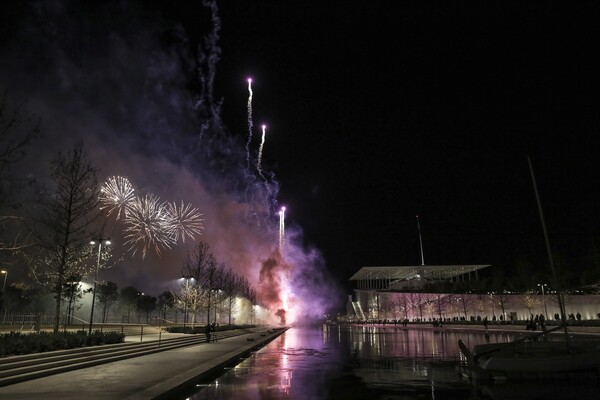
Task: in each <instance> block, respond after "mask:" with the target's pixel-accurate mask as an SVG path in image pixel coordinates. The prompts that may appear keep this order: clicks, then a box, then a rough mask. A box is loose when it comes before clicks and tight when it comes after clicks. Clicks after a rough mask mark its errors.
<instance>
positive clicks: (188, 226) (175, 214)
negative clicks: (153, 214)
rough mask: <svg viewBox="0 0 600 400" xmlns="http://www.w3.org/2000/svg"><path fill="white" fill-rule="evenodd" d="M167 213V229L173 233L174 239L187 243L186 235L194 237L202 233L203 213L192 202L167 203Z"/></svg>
mask: <svg viewBox="0 0 600 400" xmlns="http://www.w3.org/2000/svg"><path fill="white" fill-rule="evenodd" d="M165 210H166V214H167V222H166V229H167V230H168V231H169V232H170V233H171V235H172V236H173V238H174V240H175V241H176V242H179V241H180V240H181V242H182V243H185V239H186V237H189V238H190V239H194V237H195V236H196V235H201V234H202V230H203V229H204V226H203V225H202V221H204V220H203V219H202V214H201V213H200V212H199V211H198V209H197V208H194V207H192V205H191V204H184V203H183V201H182V202H181V205H180V206H177V203H175V202H173V203H167V204H166V206H165Z"/></svg>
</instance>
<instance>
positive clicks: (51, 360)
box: [0, 329, 252, 387]
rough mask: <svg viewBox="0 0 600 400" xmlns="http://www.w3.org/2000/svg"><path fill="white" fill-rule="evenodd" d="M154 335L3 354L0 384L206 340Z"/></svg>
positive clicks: (238, 332)
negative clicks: (101, 343)
mask: <svg viewBox="0 0 600 400" xmlns="http://www.w3.org/2000/svg"><path fill="white" fill-rule="evenodd" d="M246 333H252V331H251V330H248V329H234V330H228V331H219V332H216V339H217V340H222V339H226V338H228V337H233V336H239V335H243V334H246ZM145 334H146V332H144V336H146V335H145ZM213 334H214V333H213ZM136 335H139V332H137V333H136V334H134V335H133V336H134V337H135V336H136ZM167 335H170V334H163V336H167ZM154 336H156V340H151V339H148V338H147V337H145V338H144V340H143V341H140V342H132V341H129V342H125V343H118V344H112V345H101V346H90V347H81V348H76V349H69V350H60V351H52V352H44V353H35V354H26V355H17V356H8V357H3V358H0V387H1V386H6V385H11V384H13V383H17V382H23V381H27V380H32V379H36V378H39V377H43V376H48V375H53V374H59V373H62V372H67V371H72V370H76V369H81V368H87V367H92V366H95V365H100V364H104V363H109V362H113V361H119V360H124V359H128V358H133V357H139V356H143V355H147V354H152V353H157V352H161V351H166V350H173V349H177V348H180V347H185V346H193V345H198V344H201V343H205V342H206V338H205V336H204V334H196V335H185V336H183V335H178V336H177V337H170V338H161V340H158V338H159V336H158V335H157V334H156V335H154Z"/></svg>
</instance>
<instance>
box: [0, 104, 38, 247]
mask: <svg viewBox="0 0 600 400" xmlns="http://www.w3.org/2000/svg"><path fill="white" fill-rule="evenodd" d="M39 133H40V129H39V125H38V123H37V122H33V121H32V120H31V118H24V117H23V116H22V115H21V112H20V110H19V108H18V107H16V108H13V107H10V106H9V104H8V102H7V100H6V94H3V95H2V97H1V98H0V208H1V209H2V211H1V212H0V250H3V251H11V252H12V251H17V250H21V249H23V248H24V247H26V246H27V244H28V241H27V237H28V236H27V235H26V234H25V233H24V232H22V230H23V229H22V227H23V222H24V219H23V217H22V216H21V215H19V208H20V204H21V202H20V201H19V199H16V198H14V197H13V198H9V197H10V194H12V193H20V192H22V190H21V189H22V188H23V186H24V185H25V184H27V183H30V181H29V180H28V179H25V178H24V177H17V176H13V173H12V167H13V166H14V165H15V164H17V163H18V162H19V161H21V160H23V159H24V158H25V155H26V150H27V148H28V147H29V145H30V144H31V143H32V142H33V141H34V140H35V139H36V138H37V137H38V136H39ZM21 200H22V199H21Z"/></svg>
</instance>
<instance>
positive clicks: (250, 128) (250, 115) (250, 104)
mask: <svg viewBox="0 0 600 400" xmlns="http://www.w3.org/2000/svg"><path fill="white" fill-rule="evenodd" d="M252 125H253V123H252V78H248V141H247V142H246V165H247V168H248V170H250V142H251V141H252Z"/></svg>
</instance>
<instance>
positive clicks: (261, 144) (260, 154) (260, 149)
mask: <svg viewBox="0 0 600 400" xmlns="http://www.w3.org/2000/svg"><path fill="white" fill-rule="evenodd" d="M266 129H267V126H266V125H263V126H262V140H261V142H260V147H259V148H258V161H257V162H256V169H258V173H259V174H260V176H262V167H261V165H260V164H261V162H262V151H263V146H264V145H265V133H266V132H265V130H266Z"/></svg>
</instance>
